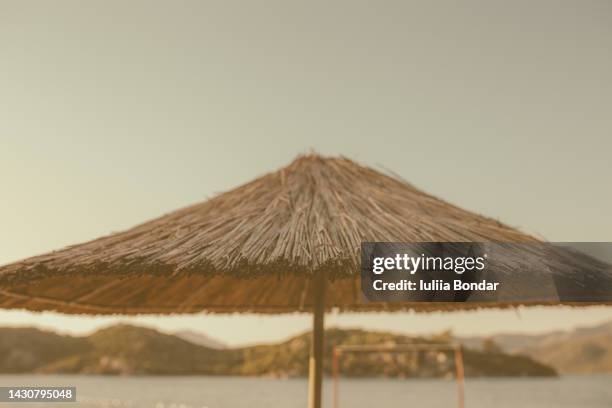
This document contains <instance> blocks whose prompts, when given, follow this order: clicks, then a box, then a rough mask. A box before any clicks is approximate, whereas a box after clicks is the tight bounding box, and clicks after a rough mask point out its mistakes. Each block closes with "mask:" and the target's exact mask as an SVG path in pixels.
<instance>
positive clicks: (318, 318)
mask: <svg viewBox="0 0 612 408" xmlns="http://www.w3.org/2000/svg"><path fill="white" fill-rule="evenodd" d="M325 279H326V277H325V274H324V273H323V272H322V271H319V272H316V273H315V276H314V278H313V292H314V293H313V319H312V339H311V341H310V361H309V365H308V370H309V371H308V408H321V395H322V388H323V346H324V337H325V327H324V321H323V319H324V315H325V289H326V284H327V282H326V281H325Z"/></svg>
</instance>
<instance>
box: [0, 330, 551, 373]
mask: <svg viewBox="0 0 612 408" xmlns="http://www.w3.org/2000/svg"><path fill="white" fill-rule="evenodd" d="M449 339H450V336H449V335H446V336H439V337H437V338H436V337H434V338H414V337H408V336H402V335H396V334H391V333H382V332H368V331H364V330H340V329H331V330H328V331H327V341H326V350H325V352H326V354H327V358H326V366H325V370H326V372H327V373H329V372H330V368H331V367H330V364H331V358H330V357H331V351H332V348H333V346H334V345H336V344H387V345H389V344H408V343H415V342H416V343H445V342H448V341H449ZM309 347H310V336H309V335H308V334H302V335H299V336H296V337H293V338H291V339H289V340H287V341H285V342H281V343H277V344H269V345H257V346H251V347H244V348H234V349H214V348H210V347H205V346H202V345H198V344H194V343H192V342H189V341H186V340H184V339H182V338H180V337H178V336H174V335H169V334H163V333H160V332H157V331H155V330H152V329H147V328H142V327H134V326H128V325H118V326H112V327H109V328H106V329H102V330H99V331H97V332H96V333H94V334H92V335H90V336H87V337H69V336H59V335H57V334H54V333H49V332H45V331H40V330H37V329H15V328H3V329H0V372H2V373H30V372H35V373H62V374H110V375H244V376H274V377H296V376H305V375H306V374H307V372H308V352H309ZM464 361H465V372H466V375H467V376H554V375H555V374H556V373H555V370H554V369H552V368H550V367H549V366H547V365H545V364H542V363H539V362H536V361H534V360H533V359H531V358H530V357H527V356H520V355H510V354H506V353H504V352H503V351H501V350H499V349H496V348H492V347H489V348H488V349H486V350H471V349H466V350H464ZM453 364H454V363H453V358H452V355H451V354H447V353H444V352H438V351H434V352H427V353H418V354H409V353H408V354H407V353H395V354H394V353H372V354H350V353H349V354H346V355H345V356H344V357H343V358H342V359H341V372H342V375H344V376H361V377H366V376H367V377H369V376H380V377H447V376H451V375H453V373H454V365H453Z"/></svg>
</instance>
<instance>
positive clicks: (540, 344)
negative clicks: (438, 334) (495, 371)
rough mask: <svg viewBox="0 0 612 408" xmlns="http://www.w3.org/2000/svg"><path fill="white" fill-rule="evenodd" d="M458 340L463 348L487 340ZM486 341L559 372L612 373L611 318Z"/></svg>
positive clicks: (475, 345) (480, 344)
mask: <svg viewBox="0 0 612 408" xmlns="http://www.w3.org/2000/svg"><path fill="white" fill-rule="evenodd" d="M459 340H460V342H461V343H463V344H464V345H465V346H466V347H471V348H476V349H481V348H482V345H483V341H484V340H486V339H483V338H478V337H471V338H462V339H459ZM488 340H489V341H492V342H494V343H495V344H497V345H498V346H499V348H500V349H501V350H503V351H504V352H506V353H510V354H522V355H527V356H530V357H532V358H533V359H535V360H537V361H540V362H542V363H544V364H547V365H550V366H553V367H554V368H555V369H557V370H558V371H559V372H562V373H568V374H569V373H572V374H587V373H605V372H612V321H611V322H607V323H604V324H601V325H599V326H594V327H581V328H577V329H575V330H572V331H555V332H550V333H546V334H542V335H520V334H499V335H495V336H492V337H490V338H489V339H488Z"/></svg>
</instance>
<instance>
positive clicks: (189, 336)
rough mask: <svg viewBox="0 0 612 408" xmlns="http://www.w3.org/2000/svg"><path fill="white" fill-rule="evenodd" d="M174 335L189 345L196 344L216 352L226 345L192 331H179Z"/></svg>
mask: <svg viewBox="0 0 612 408" xmlns="http://www.w3.org/2000/svg"><path fill="white" fill-rule="evenodd" d="M174 335H175V336H176V337H179V338H181V339H183V340H185V341H188V342H190V343H193V344H197V345H198V346H204V347H208V348H213V349H217V350H223V349H225V348H227V345H226V344H224V343H222V342H220V341H218V340H216V339H213V338H212V337H209V336H207V335H205V334H202V333H198V332H195V331H192V330H181V331H178V332H175V333H174Z"/></svg>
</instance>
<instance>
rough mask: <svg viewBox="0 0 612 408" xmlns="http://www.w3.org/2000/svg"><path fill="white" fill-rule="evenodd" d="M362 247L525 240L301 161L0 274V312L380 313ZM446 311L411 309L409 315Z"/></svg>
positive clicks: (402, 185) (386, 181) (335, 162)
mask: <svg viewBox="0 0 612 408" xmlns="http://www.w3.org/2000/svg"><path fill="white" fill-rule="evenodd" d="M362 241H403V242H418V241H476V242H481V241H488V242H491V241H492V242H537V240H536V239H535V238H533V237H531V236H529V235H526V234H523V233H521V232H519V231H517V230H515V229H513V228H510V227H508V226H506V225H504V224H502V223H500V222H499V221H497V220H494V219H491V218H487V217H483V216H480V215H477V214H473V213H471V212H468V211H465V210H462V209H460V208H458V207H455V206H453V205H451V204H449V203H446V202H444V201H442V200H440V199H437V198H435V197H432V196H430V195H428V194H426V193H424V192H422V191H420V190H418V189H416V188H415V187H413V186H411V185H410V184H408V183H406V182H405V181H402V180H400V179H399V178H397V177H394V176H389V175H385V174H381V173H380V172H377V171H375V170H372V169H370V168H367V167H363V166H360V165H358V164H356V163H355V162H353V161H351V160H348V159H345V158H323V157H320V156H317V155H308V156H302V157H299V158H297V159H296V160H295V161H294V162H293V163H291V164H290V165H289V166H287V167H285V168H282V169H280V170H278V171H275V172H272V173H269V174H266V175H264V176H262V177H259V178H257V179H255V180H254V181H251V182H250V183H248V184H245V185H243V186H240V187H238V188H235V189H233V190H231V191H228V192H226V193H223V194H220V195H218V196H216V197H214V198H212V199H210V200H207V201H204V202H202V203H199V204H196V205H192V206H190V207H186V208H183V209H180V210H178V211H175V212H172V213H170V214H167V215H164V216H162V217H160V218H157V219H154V220H151V221H149V222H146V223H144V224H141V225H138V226H136V227H134V228H131V229H129V230H127V231H124V232H120V233H115V234H112V235H109V236H106V237H103V238H99V239H96V240H93V241H90V242H87V243H84V244H80V245H74V246H71V247H68V248H65V249H62V250H59V251H55V252H52V253H49V254H45V255H41V256H36V257H33V258H29V259H26V260H23V261H20V262H16V263H13V264H10V265H7V266H4V267H3V268H0V307H3V308H26V309H30V310H43V309H44V310H49V309H51V310H57V311H61V312H66V313H124V314H133V313H174V312H198V311H209V312H235V311H252V312H270V313H276V312H290V311H299V310H308V309H309V308H310V307H311V304H310V302H311V298H312V294H311V290H312V289H311V285H310V283H309V282H310V278H311V276H312V274H313V273H315V272H317V271H324V273H325V274H326V275H327V276H328V277H329V278H330V281H331V283H330V286H329V291H328V298H327V307H328V308H339V309H341V310H371V309H376V310H381V309H383V310H384V309H385V308H400V307H401V308H406V307H411V308H413V307H417V306H416V305H398V304H395V305H391V304H388V305H385V304H368V303H365V302H364V301H363V300H362V296H361V293H360V286H359V250H360V243H361V242H362ZM455 306H456V305H452V304H451V305H435V304H420V305H418V307H419V308H421V309H426V310H427V309H429V310H430V309H441V308H442V309H443V308H450V307H455Z"/></svg>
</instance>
